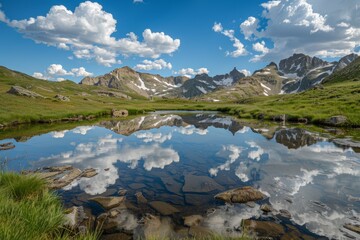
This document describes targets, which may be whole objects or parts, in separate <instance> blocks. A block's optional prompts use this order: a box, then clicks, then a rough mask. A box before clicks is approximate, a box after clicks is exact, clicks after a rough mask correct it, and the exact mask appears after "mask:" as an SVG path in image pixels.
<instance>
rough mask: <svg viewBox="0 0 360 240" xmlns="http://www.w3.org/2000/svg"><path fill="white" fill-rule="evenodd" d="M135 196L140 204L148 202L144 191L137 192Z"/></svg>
mask: <svg viewBox="0 0 360 240" xmlns="http://www.w3.org/2000/svg"><path fill="white" fill-rule="evenodd" d="M135 196H136V200H137V203H138V204H146V203H147V202H148V201H147V199H146V198H145V197H144V195H143V194H142V192H137V193H135Z"/></svg>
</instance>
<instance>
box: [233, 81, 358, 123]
mask: <svg viewBox="0 0 360 240" xmlns="http://www.w3.org/2000/svg"><path fill="white" fill-rule="evenodd" d="M229 113H230V114H234V115H237V116H239V117H244V118H258V117H259V115H260V114H263V115H264V118H265V119H270V120H271V119H272V118H273V116H276V115H280V114H286V115H288V118H289V120H294V121H296V120H297V119H298V118H307V119H308V120H309V121H310V122H313V123H320V124H324V123H325V121H326V119H328V118H329V117H331V116H335V115H344V116H346V117H347V118H348V122H347V124H346V125H347V126H360V82H352V81H350V82H338V83H334V84H327V85H326V86H324V88H316V89H311V90H308V91H306V92H301V93H297V94H287V95H275V96H269V97H254V98H247V99H242V100H238V105H237V106H236V107H231V108H230V109H229Z"/></svg>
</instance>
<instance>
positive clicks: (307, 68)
mask: <svg viewBox="0 0 360 240" xmlns="http://www.w3.org/2000/svg"><path fill="white" fill-rule="evenodd" d="M356 58H357V55H356V54H350V55H347V56H345V57H343V58H341V59H340V60H339V61H338V62H331V63H329V62H327V61H324V60H322V59H320V58H317V57H310V56H307V55H304V54H294V55H293V56H291V57H289V58H287V59H283V60H281V61H280V64H279V70H280V72H281V73H282V74H283V76H284V77H286V78H288V79H291V80H290V81H288V83H287V84H285V85H284V86H283V89H282V90H283V91H282V92H283V93H293V92H301V91H305V90H307V89H309V88H312V87H314V86H315V85H317V84H320V83H322V81H323V80H324V79H325V78H326V77H328V76H330V75H331V74H333V73H334V72H337V71H340V70H341V69H343V68H345V67H346V66H347V65H349V64H350V63H351V62H352V61H354V60H355V59H356Z"/></svg>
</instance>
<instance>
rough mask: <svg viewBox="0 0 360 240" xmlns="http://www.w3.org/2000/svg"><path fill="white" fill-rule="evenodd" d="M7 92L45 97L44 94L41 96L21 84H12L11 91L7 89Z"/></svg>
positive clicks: (32, 96)
mask: <svg viewBox="0 0 360 240" xmlns="http://www.w3.org/2000/svg"><path fill="white" fill-rule="evenodd" d="M7 93H10V94H13V95H18V96H25V97H31V98H44V97H43V96H41V95H40V94H38V93H36V92H33V91H30V90H27V89H25V88H23V87H20V86H12V87H11V88H10V90H9V91H7Z"/></svg>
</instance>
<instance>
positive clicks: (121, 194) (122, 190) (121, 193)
mask: <svg viewBox="0 0 360 240" xmlns="http://www.w3.org/2000/svg"><path fill="white" fill-rule="evenodd" d="M126 193H127V190H126V189H123V188H121V189H119V191H118V194H119V196H125V195H126Z"/></svg>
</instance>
